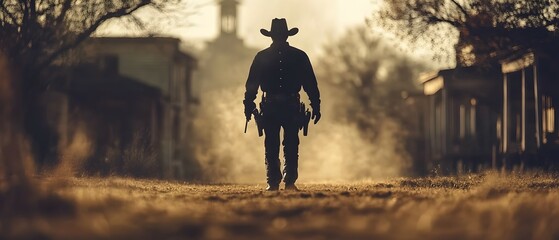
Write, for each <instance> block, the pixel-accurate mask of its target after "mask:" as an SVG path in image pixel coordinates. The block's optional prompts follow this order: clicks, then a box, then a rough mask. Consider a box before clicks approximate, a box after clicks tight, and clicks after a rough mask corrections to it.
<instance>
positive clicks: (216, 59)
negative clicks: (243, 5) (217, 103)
mask: <svg viewBox="0 0 559 240" xmlns="http://www.w3.org/2000/svg"><path fill="white" fill-rule="evenodd" d="M218 4H219V9H220V14H219V16H218V19H217V22H218V27H219V30H220V31H219V35H218V36H217V38H215V39H214V40H212V41H210V42H208V43H207V45H206V47H205V49H204V51H203V52H202V55H201V59H200V71H199V81H200V89H201V91H202V92H205V91H208V90H215V89H224V88H230V87H238V86H243V84H244V83H245V81H246V79H245V78H246V74H247V71H248V69H249V67H250V64H251V62H252V59H253V58H254V56H255V55H256V53H257V52H258V50H257V49H253V48H250V47H247V46H246V45H245V44H244V42H243V40H242V39H241V38H240V37H239V35H238V26H239V17H238V5H239V1H237V0H220V1H218Z"/></svg>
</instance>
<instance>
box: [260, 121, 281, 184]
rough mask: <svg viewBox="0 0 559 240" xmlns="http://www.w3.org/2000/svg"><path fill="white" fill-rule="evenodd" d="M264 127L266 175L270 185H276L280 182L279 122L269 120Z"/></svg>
mask: <svg viewBox="0 0 559 240" xmlns="http://www.w3.org/2000/svg"><path fill="white" fill-rule="evenodd" d="M266 125H267V126H266V127H265V128H264V133H265V135H266V136H265V140H264V147H265V150H266V177H267V179H266V180H267V182H268V184H269V185H270V186H277V185H279V183H280V182H281V177H282V176H281V171H280V160H279V144H280V135H279V132H280V124H279V123H278V122H277V121H273V120H272V121H270V122H268V123H267V124H266Z"/></svg>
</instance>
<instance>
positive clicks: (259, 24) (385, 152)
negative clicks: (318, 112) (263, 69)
mask: <svg viewBox="0 0 559 240" xmlns="http://www.w3.org/2000/svg"><path fill="white" fill-rule="evenodd" d="M380 2H381V1H371V0H352V1H343V0H329V1H324V0H305V1H300V0H267V1H261V0H243V1H241V4H240V6H239V29H238V35H239V36H240V37H241V38H242V39H243V40H244V43H245V45H247V46H248V47H251V48H256V49H263V48H266V47H267V46H269V44H270V43H271V40H270V39H269V38H267V37H264V36H262V35H261V34H260V32H259V30H260V29H261V28H266V29H269V28H270V22H271V19H273V18H276V17H280V18H281V17H284V18H286V19H287V20H288V25H289V27H298V28H299V29H300V31H299V33H298V34H297V35H296V36H293V37H291V38H289V39H288V41H289V42H290V43H291V45H293V46H296V47H298V48H300V49H303V50H305V51H306V52H307V53H308V54H309V57H310V58H311V61H312V62H313V65H314V68H315V72H316V73H317V76H318V82H319V88H320V89H321V92H322V101H323V104H322V112H323V119H322V120H321V122H320V123H319V124H318V125H312V126H311V127H310V131H309V132H310V133H309V136H308V137H303V136H302V134H300V137H301V144H300V164H299V166H300V167H299V171H300V181H303V182H304V181H332V180H334V181H345V180H362V179H378V178H386V177H397V176H402V175H404V174H406V173H407V170H409V165H410V158H409V156H408V154H407V153H405V152H402V144H403V143H402V141H401V140H402V136H405V135H406V133H405V131H404V130H403V129H401V127H402V126H400V125H399V124H400V123H398V122H395V121H392V120H391V119H390V118H389V117H386V116H384V115H385V114H384V115H383V114H378V113H371V112H370V111H371V109H370V108H369V109H367V108H361V107H359V106H357V108H355V107H356V106H355V104H360V103H359V102H357V103H356V102H355V101H354V99H352V98H355V96H354V93H353V92H351V91H345V90H344V89H342V88H341V87H340V85H338V84H336V81H338V82H339V81H352V79H351V74H346V73H347V72H351V71H367V69H368V68H369V67H370V66H353V65H351V64H348V65H344V67H345V68H346V69H342V70H340V71H338V72H332V71H330V70H331V69H332V68H337V67H336V66H337V64H336V61H343V58H344V56H342V55H338V56H332V52H331V51H332V50H333V49H334V48H340V49H341V51H354V52H355V53H354V56H355V57H356V59H355V61H356V62H359V61H361V60H362V59H359V57H367V58H370V59H369V61H372V62H370V63H371V64H375V66H377V67H378V68H374V72H373V73H372V75H371V76H368V75H366V76H365V77H369V78H372V80H371V81H370V82H371V83H372V82H376V83H375V84H378V82H383V81H388V82H391V81H396V82H397V81H405V82H408V83H409V81H410V80H411V81H413V79H415V76H414V75H413V74H415V73H416V72H417V70H418V68H417V67H415V66H416V65H415V64H409V62H410V61H412V60H410V61H403V62H405V63H406V64H407V65H406V64H404V65H405V66H404V68H408V67H409V68H413V70H411V71H410V72H413V74H412V73H410V74H412V75H405V77H406V79H402V78H398V76H400V75H397V74H396V75H394V76H396V77H392V76H387V73H391V72H397V71H399V67H400V66H399V64H398V62H399V61H400V60H402V59H407V58H414V59H420V58H422V59H429V57H425V56H424V55H425V54H426V53H427V51H425V50H424V49H419V50H418V51H409V49H407V50H404V49H405V48H401V44H400V45H398V44H394V43H392V44H388V43H389V42H391V40H390V36H384V35H383V32H382V30H378V29H377V31H373V30H372V29H371V27H370V25H369V27H364V26H366V24H367V20H371V14H372V13H373V12H374V11H375V9H377V8H378V5H379V4H380ZM182 8H184V9H178V10H180V11H177V12H175V13H174V14H175V16H171V18H170V19H171V20H169V19H167V20H165V21H167V22H166V23H168V24H162V22H161V21H159V20H158V19H157V18H154V17H153V16H152V15H151V14H152V13H150V12H143V13H141V14H140V16H142V17H145V18H154V21H151V22H154V23H155V24H154V25H153V26H150V25H147V26H145V29H143V30H140V29H134V28H128V27H126V26H127V24H125V23H123V22H119V21H113V22H111V23H109V24H107V25H105V26H103V27H102V28H101V29H100V30H99V31H98V32H97V33H96V34H97V35H99V36H114V35H123V34H125V35H141V34H146V33H148V34H152V33H154V32H157V34H156V35H170V36H175V37H180V38H181V39H182V40H183V41H184V42H186V44H187V45H188V46H189V48H190V49H191V50H192V49H197V50H194V51H195V52H198V51H200V52H203V49H204V45H205V42H208V41H211V40H212V39H214V38H215V37H217V35H218V32H219V29H218V23H217V19H218V12H219V11H218V8H217V5H216V4H215V1H213V0H204V1H203V0H200V1H189V2H188V3H187V4H185V5H183V6H182ZM181 14H182V15H181ZM181 16H184V18H181ZM357 26H361V29H364V30H365V31H368V32H369V33H367V34H366V35H367V36H366V37H367V38H368V39H369V40H370V39H373V38H374V39H384V40H383V42H385V43H386V44H383V46H382V47H381V48H378V49H377V48H376V47H375V48H374V49H373V47H362V48H353V49H352V48H351V47H350V48H346V47H344V45H343V44H346V45H351V44H353V43H351V41H349V42H348V40H346V42H345V43H338V42H340V39H342V38H344V36H346V37H345V38H348V37H347V35H348V34H349V32H350V30H351V29H355V28H356V27H357ZM361 40H363V39H361ZM356 41H359V39H357V40H356ZM392 42H393V41H392ZM326 46H329V48H328V47H326ZM365 46H367V45H365ZM344 49H345V50H344ZM351 53H352V52H349V54H351ZM351 55H353V54H351ZM410 56H413V57H410ZM336 57H337V58H336ZM371 59H372V60H371ZM413 61H416V60H413ZM363 62H365V61H363ZM424 64H427V65H429V61H428V62H427V63H424ZM339 65H340V66H342V64H341V63H340V64H339ZM361 65H362V64H361ZM412 65H413V66H412ZM212 67H213V68H214V69H215V71H219V69H221V68H225V67H228V66H212ZM352 67H355V69H351V68H352ZM328 68H330V69H328ZM247 74H248V66H247V67H246V72H244V73H242V74H239V76H226V77H228V78H235V79H241V80H242V82H244V80H245V79H246V76H247ZM333 74H338V76H333ZM348 76H349V78H348ZM366 81H368V80H366ZM332 83H334V84H332ZM196 85H198V84H196ZM384 85H386V84H384ZM396 85H397V84H396ZM379 86H380V85H379ZM365 87H366V86H365ZM346 90H347V89H346ZM353 90H354V91H355V89H353ZM381 90H382V89H381ZM243 93H244V86H243V85H242V84H239V85H237V86H234V87H228V88H225V89H214V90H203V91H199V92H197V93H195V94H196V95H197V97H199V98H200V100H201V104H200V106H199V107H198V111H197V113H196V114H197V117H196V120H195V124H194V125H195V128H196V130H195V131H196V135H197V136H196V140H195V143H194V146H195V147H194V149H195V152H196V158H197V163H196V164H197V165H198V166H197V167H195V168H192V170H193V171H196V172H191V173H189V174H191V175H195V176H202V179H204V180H206V181H211V182H255V181H256V182H262V181H264V180H265V171H264V169H265V165H264V144H263V141H264V139H263V138H258V137H257V132H256V128H255V126H254V122H253V121H252V122H251V123H250V124H249V130H248V133H247V134H243V127H244V116H243V106H242V98H243V96H244V95H243ZM379 93H380V94H379ZM371 94H377V95H383V93H382V91H379V90H376V92H375V91H372V93H371ZM384 95H387V96H388V97H389V98H394V97H395V98H396V100H398V99H399V98H401V97H400V92H398V91H396V92H395V94H394V95H393V96H389V93H388V92H387V93H385V94H384ZM302 99H303V100H305V101H306V100H307V96H306V94H304V93H303V94H302ZM369 99H370V100H371V101H373V102H374V103H373V105H374V106H375V107H376V108H377V110H378V111H386V110H388V109H387V106H384V105H383V106H382V107H378V106H381V105H382V104H383V102H388V101H384V100H383V99H378V97H377V99H375V97H373V96H371V97H370V98H369ZM379 100H380V101H379ZM258 102H259V98H257V100H256V103H257V104H258ZM307 103H308V102H307ZM307 106H308V105H307ZM388 107H390V106H388ZM348 114H349V115H348ZM351 114H356V115H351ZM357 115H359V116H361V118H362V119H366V120H365V125H366V126H363V124H361V125H360V124H359V123H358V122H356V121H354V119H352V116H357ZM367 118H369V119H368V120H367ZM362 123H363V121H362ZM371 127H372V128H375V129H376V130H375V131H367V130H366V129H364V128H371ZM372 135H374V137H372ZM281 158H282V156H281V154H280V159H281ZM282 161H283V160H282Z"/></svg>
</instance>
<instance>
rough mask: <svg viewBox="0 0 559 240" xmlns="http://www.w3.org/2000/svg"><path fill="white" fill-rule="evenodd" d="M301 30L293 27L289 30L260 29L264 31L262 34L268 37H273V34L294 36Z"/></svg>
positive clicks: (261, 31)
mask: <svg viewBox="0 0 559 240" xmlns="http://www.w3.org/2000/svg"><path fill="white" fill-rule="evenodd" d="M298 32H299V28H292V29H289V31H287V32H271V31H268V30H266V29H260V33H262V35H264V36H266V37H272V36H288V37H290V36H293V35H295V34H297V33H298Z"/></svg>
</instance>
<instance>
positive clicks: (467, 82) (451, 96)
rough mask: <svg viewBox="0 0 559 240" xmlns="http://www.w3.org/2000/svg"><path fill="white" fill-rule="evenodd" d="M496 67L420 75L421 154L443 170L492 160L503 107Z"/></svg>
mask: <svg viewBox="0 0 559 240" xmlns="http://www.w3.org/2000/svg"><path fill="white" fill-rule="evenodd" d="M499 79H500V73H499V71H498V68H481V67H465V68H457V69H447V70H441V71H438V72H435V73H432V74H425V75H424V76H422V77H421V79H420V80H421V81H422V82H423V89H424V95H425V97H424V98H423V99H421V102H422V103H423V104H422V105H423V106H422V110H423V115H422V119H421V122H422V123H423V124H424V126H423V136H424V138H425V140H424V141H423V143H424V148H425V151H424V154H425V156H418V158H419V159H424V161H425V163H424V164H426V165H427V167H426V168H427V169H440V171H442V173H454V172H456V171H458V172H461V171H475V170H478V169H480V168H484V167H490V166H492V165H494V164H495V161H496V159H497V152H498V147H499V146H498V144H499V142H498V140H497V136H496V135H497V134H496V132H497V125H496V123H497V122H498V121H499V116H498V115H499V111H500V109H501V108H502V107H501V102H502V91H500V89H501V81H499Z"/></svg>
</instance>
